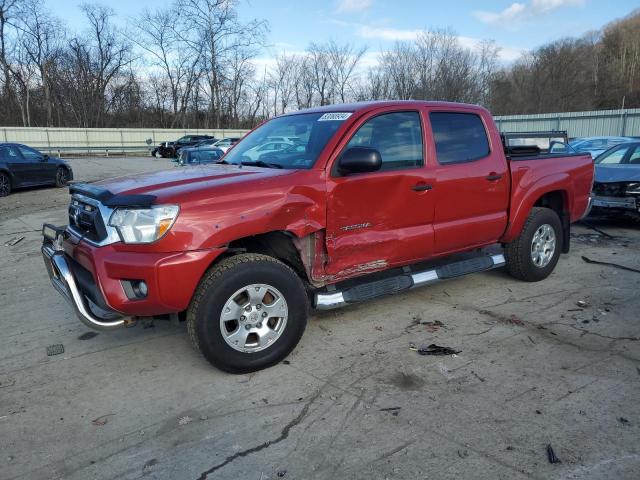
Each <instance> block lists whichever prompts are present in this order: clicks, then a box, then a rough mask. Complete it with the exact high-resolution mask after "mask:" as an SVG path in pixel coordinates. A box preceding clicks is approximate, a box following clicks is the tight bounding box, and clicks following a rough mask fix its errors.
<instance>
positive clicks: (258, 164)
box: [240, 160, 282, 168]
mask: <svg viewBox="0 0 640 480" xmlns="http://www.w3.org/2000/svg"><path fill="white" fill-rule="evenodd" d="M240 165H248V166H250V167H263V168H282V165H280V164H277V163H268V162H265V161H264V160H250V161H249V160H244V161H242V162H240Z"/></svg>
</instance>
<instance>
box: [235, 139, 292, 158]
mask: <svg viewBox="0 0 640 480" xmlns="http://www.w3.org/2000/svg"><path fill="white" fill-rule="evenodd" d="M293 145H294V144H293V143H291V142H267V143H263V144H261V145H257V146H255V147H253V148H250V149H249V150H247V151H246V152H244V155H243V156H245V157H249V158H250V159H251V160H252V161H256V160H260V157H262V156H263V155H266V154H269V153H273V152H281V151H282V150H287V149H290V148H292V147H293Z"/></svg>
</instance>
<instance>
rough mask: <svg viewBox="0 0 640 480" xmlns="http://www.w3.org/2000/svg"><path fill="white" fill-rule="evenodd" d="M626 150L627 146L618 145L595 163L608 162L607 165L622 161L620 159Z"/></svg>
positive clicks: (627, 149)
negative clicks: (618, 146)
mask: <svg viewBox="0 0 640 480" xmlns="http://www.w3.org/2000/svg"><path fill="white" fill-rule="evenodd" d="M628 151H629V147H620V148H618V149H617V150H615V151H613V152H611V153H610V154H608V155H607V156H605V157H602V159H601V160H599V161H598V162H597V163H602V164H609V165H611V164H619V163H622V159H623V158H624V156H625V155H626V154H627V152H628Z"/></svg>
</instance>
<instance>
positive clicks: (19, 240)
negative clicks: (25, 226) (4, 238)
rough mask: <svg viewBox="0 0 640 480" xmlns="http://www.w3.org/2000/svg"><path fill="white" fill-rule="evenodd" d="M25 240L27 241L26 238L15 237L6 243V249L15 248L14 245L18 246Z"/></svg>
mask: <svg viewBox="0 0 640 480" xmlns="http://www.w3.org/2000/svg"><path fill="white" fill-rule="evenodd" d="M24 239H25V237H13V238H12V239H11V240H9V241H8V242H6V243H5V244H4V246H5V247H13V246H14V245H17V244H18V243H20V242H21V241H22V240H24Z"/></svg>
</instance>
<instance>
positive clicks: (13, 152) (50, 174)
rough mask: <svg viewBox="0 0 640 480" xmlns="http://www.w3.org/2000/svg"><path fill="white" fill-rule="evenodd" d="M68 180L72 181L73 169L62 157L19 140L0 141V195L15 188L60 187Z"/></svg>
mask: <svg viewBox="0 0 640 480" xmlns="http://www.w3.org/2000/svg"><path fill="white" fill-rule="evenodd" d="M70 180H73V170H72V169H71V167H70V166H69V165H68V164H67V163H66V162H65V161H64V160H61V159H59V158H52V157H50V156H49V155H45V154H43V153H41V152H39V151H37V150H35V149H33V148H31V147H27V146H26V145H20V144H19V143H0V197H5V196H7V195H9V193H11V190H13V189H15V188H21V187H33V186H36V185H55V186H56V187H63V186H65V185H66V184H67V182H69V181H70Z"/></svg>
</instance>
